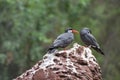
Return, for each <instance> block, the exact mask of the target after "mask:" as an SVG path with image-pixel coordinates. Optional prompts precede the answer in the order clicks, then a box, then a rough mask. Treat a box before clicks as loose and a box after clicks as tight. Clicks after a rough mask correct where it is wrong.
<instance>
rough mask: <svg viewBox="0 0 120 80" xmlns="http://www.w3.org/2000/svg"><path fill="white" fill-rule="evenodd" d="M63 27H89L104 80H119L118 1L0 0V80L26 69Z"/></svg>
mask: <svg viewBox="0 0 120 80" xmlns="http://www.w3.org/2000/svg"><path fill="white" fill-rule="evenodd" d="M67 27H72V28H73V29H77V30H80V29H81V28H83V27H88V28H90V29H91V30H92V33H93V35H94V36H95V37H96V39H97V41H98V42H99V44H100V46H101V48H102V49H103V50H104V52H105V54H106V56H105V57H104V56H102V55H100V54H98V53H96V52H95V51H94V50H92V51H93V54H94V55H95V56H96V58H97V60H98V62H99V64H100V66H101V68H102V74H103V78H104V80H120V47H119V45H120V0H0V80H12V79H13V78H16V77H17V76H19V75H20V74H21V73H23V72H24V71H26V70H27V69H30V68H31V67H32V66H33V65H34V64H35V63H36V62H37V61H39V60H41V59H42V56H43V55H44V54H45V53H46V50H47V49H48V47H49V45H51V43H52V42H53V40H54V39H55V38H56V37H57V36H58V35H59V34H61V33H63V32H64V29H66V28H67ZM74 42H77V43H79V44H81V45H83V43H82V42H81V40H80V37H79V35H76V36H75V41H74Z"/></svg>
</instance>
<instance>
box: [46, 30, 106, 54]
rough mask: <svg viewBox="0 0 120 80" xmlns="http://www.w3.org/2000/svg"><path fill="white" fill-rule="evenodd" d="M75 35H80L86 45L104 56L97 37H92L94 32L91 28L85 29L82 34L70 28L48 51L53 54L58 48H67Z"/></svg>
mask: <svg viewBox="0 0 120 80" xmlns="http://www.w3.org/2000/svg"><path fill="white" fill-rule="evenodd" d="M73 33H80V37H81V40H82V41H83V42H84V44H85V45H87V46H90V47H92V48H93V49H94V50H96V51H97V52H99V53H101V54H102V55H104V53H103V51H102V50H101V49H100V46H99V44H98V43H97V41H96V39H95V37H94V36H93V35H92V32H91V30H90V29H89V28H83V29H82V30H81V31H80V32H78V31H77V30H74V29H71V28H68V29H66V30H65V32H64V33H63V34H60V35H59V36H58V37H57V39H56V40H54V42H53V44H52V45H51V46H50V47H49V49H48V51H49V52H50V53H51V52H53V51H54V50H55V49H57V48H65V47H67V46H68V45H69V44H70V43H72V41H73V40H74V34H73Z"/></svg>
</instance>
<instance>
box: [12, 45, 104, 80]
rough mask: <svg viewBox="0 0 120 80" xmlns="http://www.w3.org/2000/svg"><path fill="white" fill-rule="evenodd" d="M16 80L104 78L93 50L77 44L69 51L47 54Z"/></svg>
mask: <svg viewBox="0 0 120 80" xmlns="http://www.w3.org/2000/svg"><path fill="white" fill-rule="evenodd" d="M14 80H102V77H101V69H100V66H99V65H98V63H97V61H96V58H95V57H94V56H93V55H92V52H91V50H90V49H89V48H87V47H84V46H80V45H79V44H77V43H75V44H74V46H73V48H71V49H69V50H63V51H55V52H54V53H52V54H50V53H47V54H46V55H44V57H43V59H42V60H40V61H39V62H38V63H37V64H35V65H34V66H33V67H32V68H31V69H29V70H27V71H26V72H24V73H23V74H22V75H20V76H19V77H17V78H16V79H14Z"/></svg>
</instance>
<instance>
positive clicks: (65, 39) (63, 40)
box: [48, 29, 74, 53]
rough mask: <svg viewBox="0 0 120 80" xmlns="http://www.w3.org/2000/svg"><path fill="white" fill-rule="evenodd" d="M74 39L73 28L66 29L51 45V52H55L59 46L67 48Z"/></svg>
mask: <svg viewBox="0 0 120 80" xmlns="http://www.w3.org/2000/svg"><path fill="white" fill-rule="evenodd" d="M73 40H74V34H73V32H72V29H67V30H65V33H63V34H61V35H59V36H58V37H57V39H56V40H54V42H53V44H52V45H51V46H50V47H49V49H48V50H49V52H50V53H51V52H53V51H54V50H55V49H57V48H65V47H67V46H68V45H69V44H70V43H72V41H73Z"/></svg>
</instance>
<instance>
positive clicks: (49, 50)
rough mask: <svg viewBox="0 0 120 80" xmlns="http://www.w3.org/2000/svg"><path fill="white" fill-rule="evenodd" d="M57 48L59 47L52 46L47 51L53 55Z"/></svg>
mask: <svg viewBox="0 0 120 80" xmlns="http://www.w3.org/2000/svg"><path fill="white" fill-rule="evenodd" d="M56 48H57V47H54V46H50V47H49V48H48V50H47V51H48V53H53V52H55V50H56Z"/></svg>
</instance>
